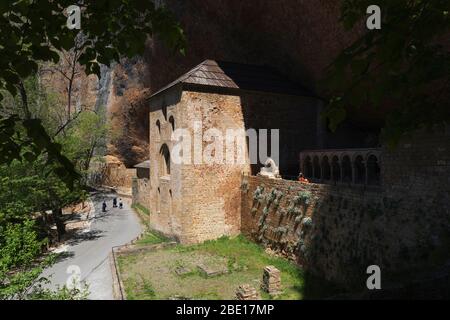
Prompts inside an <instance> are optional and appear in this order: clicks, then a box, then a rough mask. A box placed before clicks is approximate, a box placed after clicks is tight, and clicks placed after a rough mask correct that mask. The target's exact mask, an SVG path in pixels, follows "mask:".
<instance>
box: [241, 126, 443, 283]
mask: <svg viewBox="0 0 450 320" xmlns="http://www.w3.org/2000/svg"><path fill="white" fill-rule="evenodd" d="M449 144H450V139H449V131H448V129H447V130H445V131H439V132H436V133H433V134H430V133H425V132H420V133H417V134H416V135H415V136H413V137H411V138H410V139H405V140H403V141H402V143H400V144H399V146H398V147H397V149H395V150H389V149H387V148H384V150H383V153H382V162H381V163H382V171H381V175H382V181H383V184H382V186H379V187H376V186H372V187H370V186H351V187H350V186H344V185H340V186H335V185H326V184H313V183H310V184H304V183H299V182H295V181H286V180H273V179H268V178H264V177H259V176H244V177H243V181H242V185H241V190H242V204H241V207H242V215H241V229H242V232H243V233H244V234H245V235H247V236H249V237H250V238H252V239H254V240H255V241H257V242H259V243H262V244H264V245H265V246H267V247H270V248H272V249H274V250H276V251H277V252H279V253H281V254H283V255H285V256H287V257H289V258H291V259H293V260H295V261H297V262H298V263H299V264H301V265H303V266H304V267H305V268H306V269H308V270H310V271H312V272H313V273H316V274H317V275H320V276H321V277H324V278H326V279H328V280H331V281H334V282H337V283H341V284H344V285H346V286H349V287H352V289H355V288H356V289H358V288H359V289H362V288H364V286H365V279H367V275H366V268H367V267H368V266H369V265H372V264H376V265H378V266H380V268H381V270H382V273H383V279H384V281H385V283H389V282H390V281H393V280H394V279H395V280H396V281H401V279H405V278H408V277H409V275H410V274H414V272H416V271H417V272H419V271H423V270H433V269H435V268H439V267H441V266H442V265H444V263H445V262H446V261H448V260H449V259H450V205H449V204H450V199H449V198H450V187H449V186H450V181H449V180H450V161H449V160H450V159H449V157H450V153H449V150H450V145H449ZM399 275H400V276H399Z"/></svg>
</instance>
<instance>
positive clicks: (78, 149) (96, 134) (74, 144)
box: [60, 108, 110, 172]
mask: <svg viewBox="0 0 450 320" xmlns="http://www.w3.org/2000/svg"><path fill="white" fill-rule="evenodd" d="M103 110H104V108H99V110H98V112H94V111H83V112H81V113H80V115H79V116H78V117H77V119H75V120H74V122H73V123H72V125H71V127H70V128H69V129H68V132H67V135H66V136H65V137H64V138H62V139H61V140H60V143H61V144H62V146H63V152H64V154H66V155H67V157H68V158H69V159H70V160H71V161H73V162H74V163H75V165H76V167H77V168H78V169H79V170H81V171H82V172H86V171H88V169H89V165H90V163H91V160H92V158H93V157H94V154H95V151H96V150H97V149H98V148H99V147H100V146H101V143H103V142H104V141H105V139H106V136H107V134H108V133H109V131H110V130H109V126H108V125H107V124H106V116H105V114H104V111H103Z"/></svg>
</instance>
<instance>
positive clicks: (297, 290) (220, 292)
mask: <svg viewBox="0 0 450 320" xmlns="http://www.w3.org/2000/svg"><path fill="white" fill-rule="evenodd" d="M154 236H155V235H152V236H149V240H146V241H150V242H152V241H157V240H156V239H155V238H153V237H154ZM155 237H156V238H157V235H156V236H155ZM199 263H206V264H208V265H210V266H211V265H214V264H217V265H221V266H224V267H225V268H227V269H228V273H227V274H224V275H220V276H215V277H210V278H207V277H205V275H203V274H202V273H201V272H199V270H198V268H197V265H198V264H199ZM267 265H273V266H275V267H277V268H278V269H279V270H280V271H281V282H282V287H283V292H282V294H281V295H279V296H276V297H271V296H270V295H268V294H264V293H263V292H261V291H260V294H261V297H262V298H263V299H294V300H298V299H302V298H303V297H304V295H303V292H304V272H303V271H302V270H301V269H299V268H298V267H297V266H296V265H295V264H293V263H292V262H290V261H287V260H285V259H283V258H279V257H274V256H271V255H268V254H266V253H265V252H264V250H263V248H262V247H260V246H259V245H257V244H255V243H253V242H251V241H249V240H247V239H246V238H244V237H242V236H239V237H236V238H232V239H230V238H220V239H218V240H215V241H207V242H205V243H203V244H198V245H192V246H183V245H177V246H176V247H172V248H168V249H162V250H158V251H144V252H139V253H133V254H129V255H121V256H119V271H120V272H121V276H122V279H123V282H124V286H125V291H126V293H127V298H128V299H143V300H145V299H169V298H171V297H184V298H192V299H214V300H216V299H234V295H235V292H236V289H237V287H238V286H239V285H242V284H245V283H248V284H251V285H253V286H254V287H255V288H256V289H257V290H260V280H261V279H262V274H263V268H264V267H265V266H267ZM179 267H184V268H186V270H187V271H188V272H186V274H183V275H178V274H176V273H175V270H176V269H177V268H179Z"/></svg>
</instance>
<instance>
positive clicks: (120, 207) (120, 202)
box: [119, 199, 123, 209]
mask: <svg viewBox="0 0 450 320" xmlns="http://www.w3.org/2000/svg"><path fill="white" fill-rule="evenodd" d="M119 209H123V203H122V199H119Z"/></svg>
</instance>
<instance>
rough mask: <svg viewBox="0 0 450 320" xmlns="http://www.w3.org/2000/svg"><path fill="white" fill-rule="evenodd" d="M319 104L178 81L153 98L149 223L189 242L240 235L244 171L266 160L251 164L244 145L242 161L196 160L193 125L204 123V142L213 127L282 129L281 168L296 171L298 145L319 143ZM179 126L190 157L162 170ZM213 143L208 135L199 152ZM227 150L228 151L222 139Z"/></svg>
mask: <svg viewBox="0 0 450 320" xmlns="http://www.w3.org/2000/svg"><path fill="white" fill-rule="evenodd" d="M316 103H317V101H316V100H314V99H311V98H303V97H295V96H285V95H271V94H264V93H255V92H243V91H240V92H236V91H235V92H233V93H220V94H219V93H214V92H200V91H192V90H183V88H181V86H177V87H173V88H171V89H169V90H166V91H165V92H163V93H161V94H159V95H157V96H156V97H153V98H152V99H151V100H150V116H149V119H150V184H151V186H152V187H151V191H150V209H151V211H152V212H154V213H155V214H154V215H152V217H151V219H150V220H151V221H150V224H151V225H152V227H153V228H155V229H156V230H158V231H160V232H163V233H165V234H168V235H172V236H175V237H177V238H178V239H179V240H180V241H181V242H184V243H196V242H202V241H205V240H209V239H215V238H218V237H220V236H223V235H228V236H232V235H237V234H239V232H240V221H241V219H240V214H241V209H240V188H239V187H240V184H241V174H242V172H248V173H250V172H251V171H252V169H253V170H256V171H258V170H259V168H260V167H261V165H256V168H251V166H250V164H249V161H248V150H244V153H246V154H245V157H246V162H245V164H239V163H234V164H228V163H224V162H223V161H221V159H220V161H219V163H214V164H208V163H196V160H195V159H194V156H195V153H196V152H195V151H194V145H193V142H194V139H196V138H195V137H194V132H195V130H194V124H195V122H197V123H201V125H202V127H201V128H200V129H201V130H200V132H201V135H202V137H200V139H201V140H202V138H203V135H205V133H206V131H207V130H208V129H211V128H216V129H218V130H219V131H220V132H221V134H222V135H223V137H225V134H226V131H227V130H228V129H241V130H246V129H249V128H253V129H272V128H274V129H281V130H280V146H281V150H280V153H281V157H280V171H281V172H282V173H284V172H291V173H292V174H295V173H296V172H297V166H298V165H297V161H298V155H297V153H296V152H295V150H298V149H299V148H300V149H301V148H314V147H316V146H317V145H316V140H317V135H318V129H317V125H318V123H317V114H318V108H317V104H316ZM299 109H300V110H301V112H299V111H298V110H299ZM171 119H173V121H172V122H171ZM174 128H175V129H177V128H183V129H186V130H187V131H188V132H189V133H190V137H191V141H190V143H191V146H190V147H191V152H190V153H191V156H192V157H191V159H192V162H190V163H182V164H177V163H174V162H173V161H170V174H167V173H166V172H163V171H166V169H165V165H164V159H163V157H162V153H161V150H162V148H163V147H164V146H167V148H168V150H170V151H172V149H173V146H174V145H175V141H173V140H172V137H171V133H172V132H173V129H174ZM197 132H198V131H197ZM311 132H313V134H308V133H311ZM299 135H301V137H302V138H301V139H300V138H299ZM269 139H270V137H269ZM211 142H212V141H211ZM211 142H206V141H205V140H204V139H203V144H202V150H201V151H199V153H200V154H201V155H204V151H205V150H206V148H207V147H208V145H210V144H211ZM215 152H217V154H218V153H219V152H220V151H219V150H216V151H215ZM222 154H223V156H224V157H225V156H226V150H225V143H224V144H223V149H222ZM172 156H173V154H172ZM233 156H235V154H234V155H233ZM220 158H221V157H220ZM171 159H173V157H171ZM263 161H265V159H264V160H263Z"/></svg>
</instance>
